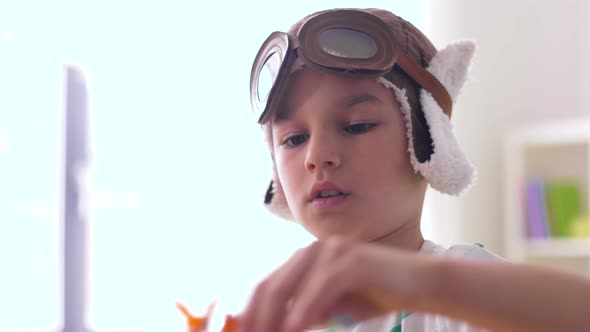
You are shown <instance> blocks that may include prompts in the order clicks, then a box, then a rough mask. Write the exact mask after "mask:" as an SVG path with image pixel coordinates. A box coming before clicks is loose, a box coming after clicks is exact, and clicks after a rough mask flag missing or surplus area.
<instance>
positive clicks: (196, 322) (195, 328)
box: [176, 299, 238, 332]
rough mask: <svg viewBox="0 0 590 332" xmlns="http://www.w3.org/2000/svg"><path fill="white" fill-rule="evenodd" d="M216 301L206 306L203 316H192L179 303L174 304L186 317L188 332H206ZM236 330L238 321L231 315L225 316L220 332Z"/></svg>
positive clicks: (233, 331)
mask: <svg viewBox="0 0 590 332" xmlns="http://www.w3.org/2000/svg"><path fill="white" fill-rule="evenodd" d="M217 300H218V299H215V300H213V302H211V303H210V304H209V305H208V306H207V311H206V312H205V315H204V316H193V314H191V313H190V311H189V310H188V309H187V308H186V306H184V305H183V304H181V303H176V307H177V308H178V309H179V310H180V311H181V312H182V313H183V314H184V316H185V317H186V321H187V325H188V332H208V327H209V321H210V320H211V316H212V315H213V310H215V306H216V305H217ZM237 330H238V320H237V318H236V317H234V316H232V315H227V316H225V322H224V324H223V328H222V329H221V332H236V331H237Z"/></svg>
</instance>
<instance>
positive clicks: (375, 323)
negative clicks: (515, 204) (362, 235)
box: [308, 240, 504, 332]
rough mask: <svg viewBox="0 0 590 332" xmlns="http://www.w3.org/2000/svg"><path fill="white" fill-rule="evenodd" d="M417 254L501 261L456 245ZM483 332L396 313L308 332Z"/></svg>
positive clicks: (428, 246) (442, 319)
mask: <svg viewBox="0 0 590 332" xmlns="http://www.w3.org/2000/svg"><path fill="white" fill-rule="evenodd" d="M419 254H428V255H445V256H451V257H455V258H458V259H462V260H475V261H504V260H503V259H502V258H500V257H498V256H496V255H494V254H493V253H491V252H490V251H488V250H486V249H485V248H484V247H483V245H481V244H479V243H476V244H458V245H454V246H452V247H450V248H445V247H443V246H440V245H437V244H435V243H433V242H431V241H428V240H426V241H424V243H423V244H422V246H421V247H420V251H419ZM474 331H485V330H482V329H479V328H475V327H472V326H470V325H468V324H467V323H466V322H462V321H456V320H453V319H451V318H448V317H446V316H442V315H436V314H422V313H407V312H396V313H392V314H389V315H386V316H383V317H379V318H375V319H372V320H368V321H364V322H361V323H358V324H356V325H352V326H348V327H338V328H335V327H333V328H328V329H323V330H308V332H474Z"/></svg>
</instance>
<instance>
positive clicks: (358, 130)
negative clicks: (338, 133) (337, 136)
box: [344, 123, 376, 134]
mask: <svg viewBox="0 0 590 332" xmlns="http://www.w3.org/2000/svg"><path fill="white" fill-rule="evenodd" d="M375 126H376V124H375V123H355V124H351V125H348V126H346V127H344V130H346V131H347V132H348V133H350V134H362V133H365V132H367V131H369V130H371V129H373V128H374V127H375Z"/></svg>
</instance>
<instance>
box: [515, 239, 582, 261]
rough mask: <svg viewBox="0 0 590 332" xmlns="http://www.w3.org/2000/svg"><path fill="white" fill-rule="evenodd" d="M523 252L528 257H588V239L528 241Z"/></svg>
mask: <svg viewBox="0 0 590 332" xmlns="http://www.w3.org/2000/svg"><path fill="white" fill-rule="evenodd" d="M525 250H526V253H527V255H528V256H537V257H576V256H590V238H579V239H556V238H553V239H529V240H527V241H526V249H525Z"/></svg>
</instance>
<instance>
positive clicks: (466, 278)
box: [417, 259, 590, 332]
mask: <svg viewBox="0 0 590 332" xmlns="http://www.w3.org/2000/svg"><path fill="white" fill-rule="evenodd" d="M430 266H431V272H432V273H430V274H429V275H430V277H429V280H428V282H429V283H431V285H430V286H429V287H426V288H425V289H426V290H427V291H426V293H425V294H423V297H422V298H423V301H421V302H420V303H419V304H418V306H419V307H420V308H417V309H418V310H423V311H427V312H436V313H441V314H444V315H448V316H450V317H453V318H456V319H460V320H465V321H468V322H470V323H472V324H475V325H477V326H482V327H484V328H487V329H491V330H492V331H519V332H521V331H535V332H542V331H548V332H550V331H551V332H553V331H590V314H589V313H588V306H589V305H590V279H588V278H586V277H585V276H581V275H576V274H573V273H567V272H562V271H556V270H553V269H549V268H543V267H539V266H531V265H519V264H497V263H479V262H465V261H457V260H447V259H445V260H432V261H431V263H430Z"/></svg>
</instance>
